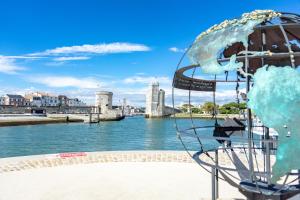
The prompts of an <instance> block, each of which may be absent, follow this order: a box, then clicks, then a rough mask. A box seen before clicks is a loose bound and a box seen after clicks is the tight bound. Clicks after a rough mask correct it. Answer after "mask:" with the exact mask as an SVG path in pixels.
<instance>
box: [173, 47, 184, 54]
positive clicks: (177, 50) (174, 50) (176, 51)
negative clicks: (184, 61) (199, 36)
mask: <svg viewBox="0 0 300 200" xmlns="http://www.w3.org/2000/svg"><path fill="white" fill-rule="evenodd" d="M169 51H172V52H175V53H178V52H185V51H186V49H179V48H177V47H171V48H169Z"/></svg>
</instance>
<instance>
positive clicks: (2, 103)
mask: <svg viewBox="0 0 300 200" xmlns="http://www.w3.org/2000/svg"><path fill="white" fill-rule="evenodd" d="M0 105H5V97H0Z"/></svg>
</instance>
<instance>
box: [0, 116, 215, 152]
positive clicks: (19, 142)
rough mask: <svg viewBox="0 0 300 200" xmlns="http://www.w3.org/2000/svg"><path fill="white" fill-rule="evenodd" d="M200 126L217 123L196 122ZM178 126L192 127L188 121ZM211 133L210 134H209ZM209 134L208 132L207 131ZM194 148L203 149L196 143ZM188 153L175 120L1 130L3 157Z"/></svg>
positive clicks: (3, 128) (193, 144)
mask: <svg viewBox="0 0 300 200" xmlns="http://www.w3.org/2000/svg"><path fill="white" fill-rule="evenodd" d="M195 123H196V124H197V125H208V124H213V123H214V122H213V121H212V120H196V121H195ZM178 124H179V125H180V126H181V128H183V127H186V128H188V127H191V126H192V125H191V122H190V120H188V119H181V120H179V121H178ZM206 133H207V131H206ZM203 134H205V132H203ZM190 142H191V147H193V148H194V149H199V148H198V147H199V146H198V144H196V143H195V140H194V139H193V141H192V140H191V141H190ZM110 150H184V149H183V147H182V145H181V143H180V141H179V140H178V139H177V137H176V130H175V128H174V120H173V119H167V118H166V119H145V118H143V117H130V118H126V119H125V120H122V121H115V122H101V123H100V124H84V123H70V124H48V125H34V126H16V127H2V128H0V157H10V156H22V155H33V154H47V153H58V152H75V151H110Z"/></svg>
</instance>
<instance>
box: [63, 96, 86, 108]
mask: <svg viewBox="0 0 300 200" xmlns="http://www.w3.org/2000/svg"><path fill="white" fill-rule="evenodd" d="M67 105H68V106H71V107H72V106H78V107H79V106H86V104H85V103H83V102H82V101H80V100H79V99H77V98H74V99H68V101H67Z"/></svg>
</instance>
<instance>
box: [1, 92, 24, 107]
mask: <svg viewBox="0 0 300 200" xmlns="http://www.w3.org/2000/svg"><path fill="white" fill-rule="evenodd" d="M4 104H5V105H13V106H24V105H25V98H24V97H23V96H22V95H17V94H7V95H5V96H4Z"/></svg>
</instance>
